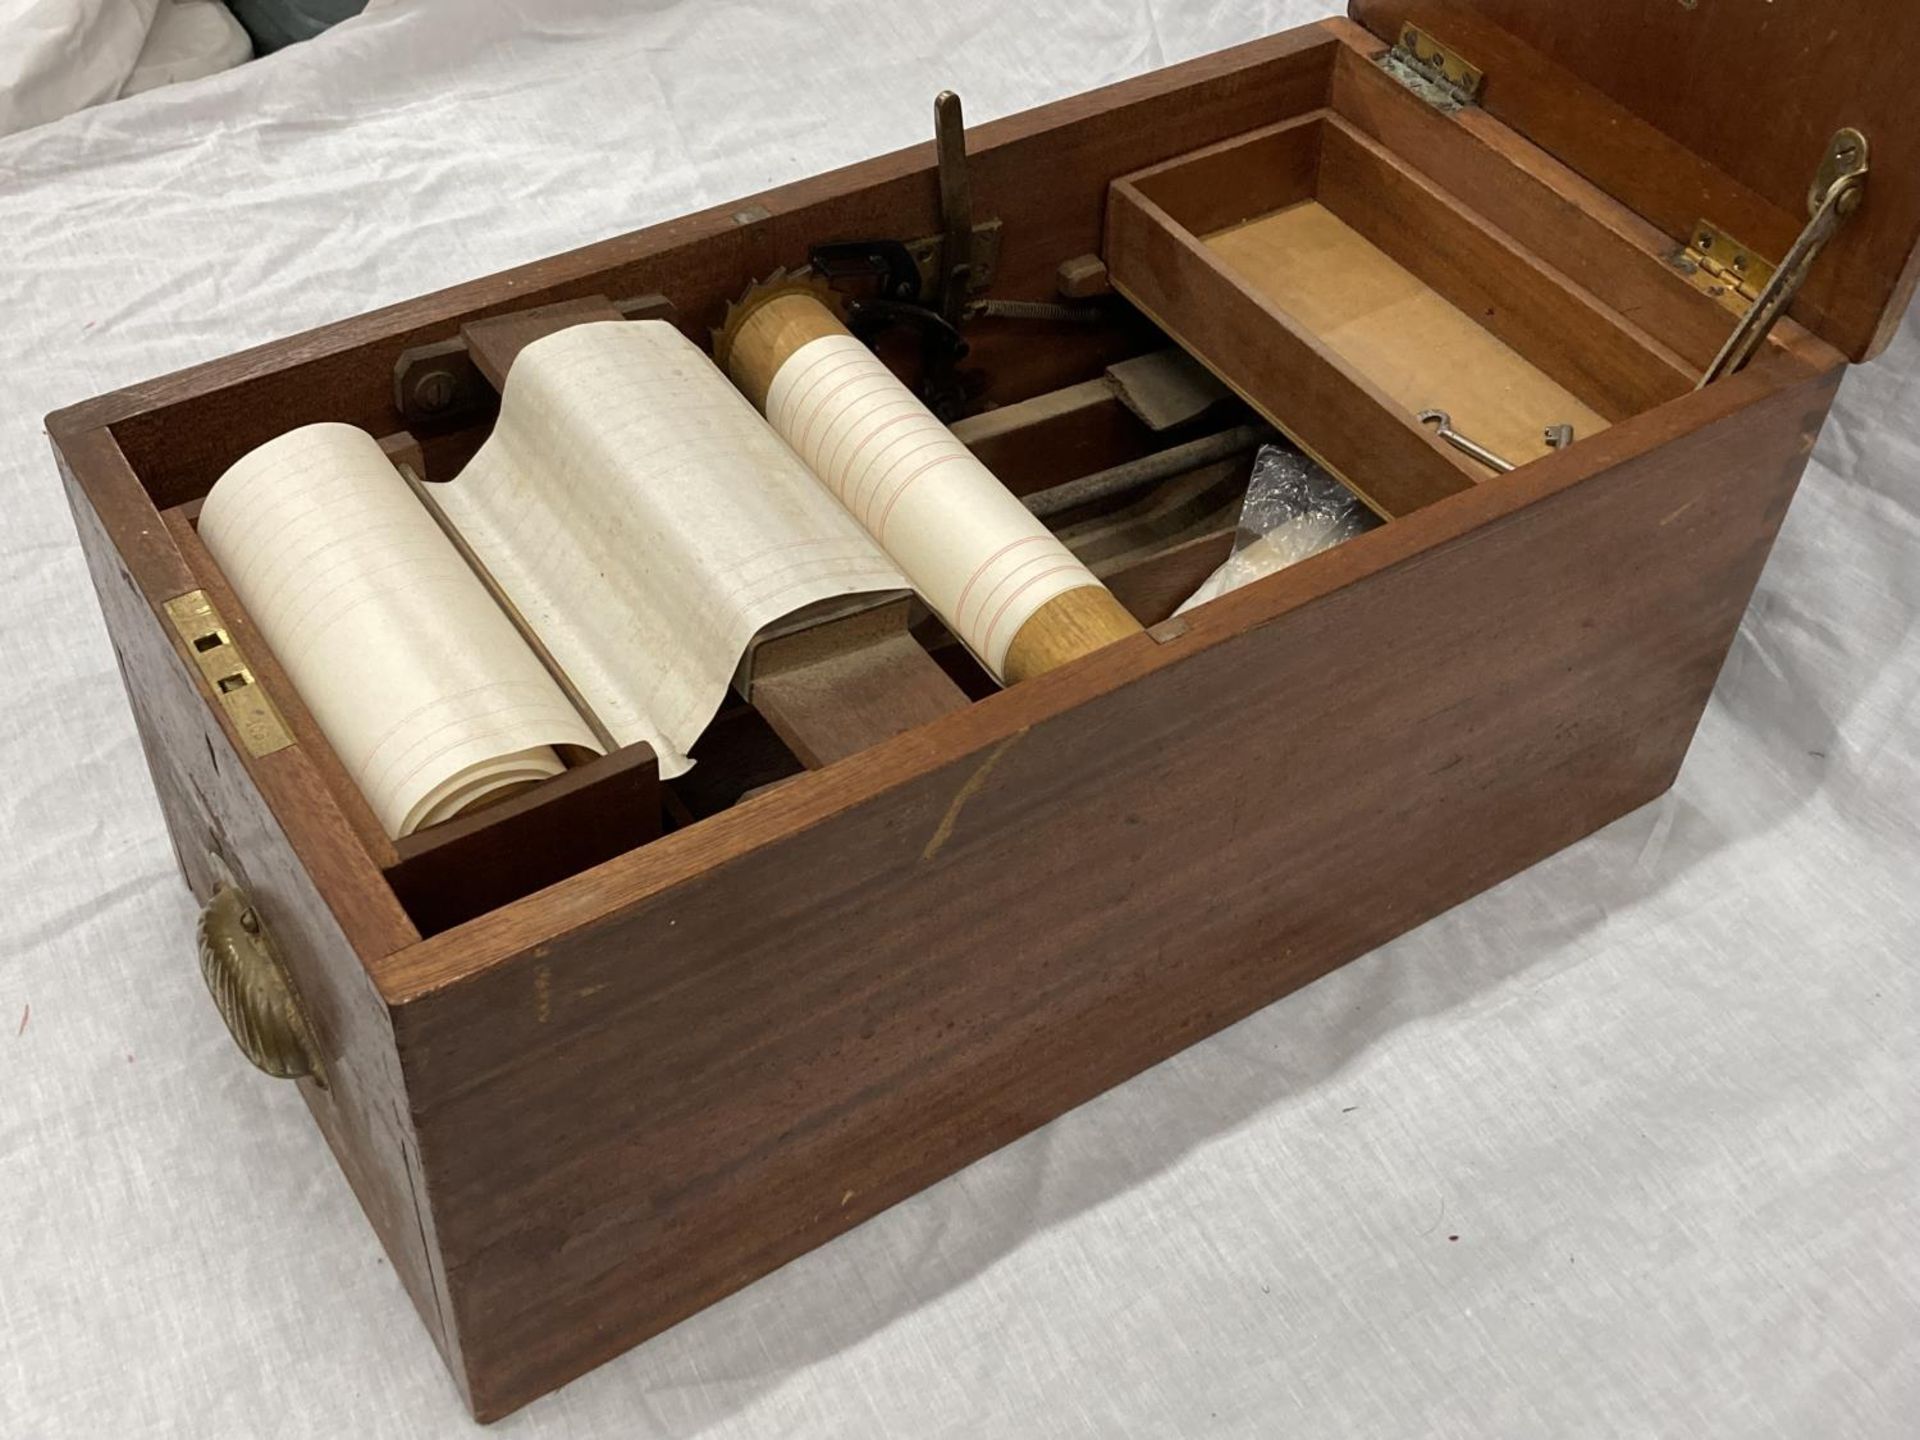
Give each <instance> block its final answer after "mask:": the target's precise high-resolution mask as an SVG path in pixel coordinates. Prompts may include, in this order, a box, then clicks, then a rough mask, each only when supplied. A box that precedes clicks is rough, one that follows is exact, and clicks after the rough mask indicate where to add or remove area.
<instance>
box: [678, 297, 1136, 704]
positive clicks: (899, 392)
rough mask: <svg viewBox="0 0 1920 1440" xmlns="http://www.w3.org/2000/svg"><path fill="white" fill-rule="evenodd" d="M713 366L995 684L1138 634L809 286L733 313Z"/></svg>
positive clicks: (751, 300) (750, 300)
mask: <svg viewBox="0 0 1920 1440" xmlns="http://www.w3.org/2000/svg"><path fill="white" fill-rule="evenodd" d="M716 349H717V351H718V353H717V355H716V359H717V360H718V361H719V363H720V365H721V367H722V368H723V369H725V370H726V371H727V373H728V374H729V375H730V376H731V377H732V379H733V381H734V383H735V384H737V385H738V386H739V387H740V388H741V390H742V391H744V392H745V394H746V396H747V398H748V399H750V400H752V401H753V403H754V404H755V405H756V406H758V407H759V408H760V410H761V411H762V412H763V413H764V414H765V415H766V417H767V421H768V423H769V424H771V425H772V426H773V428H774V429H775V430H776V431H778V432H779V433H780V435H781V436H782V437H783V438H784V439H785V440H786V441H787V443H788V444H789V445H791V446H792V447H793V448H794V450H795V451H796V452H798V454H799V456H800V458H801V459H802V460H804V461H806V463H807V466H808V468H810V469H811V470H812V471H813V473H814V474H815V475H817V476H818V477H819V478H820V480H821V482H822V483H823V484H825V485H826V487H827V488H828V489H829V490H830V491H832V492H833V494H834V495H835V496H836V497H837V498H838V499H839V501H840V503H841V504H842V505H844V506H845V507H846V508H847V510H848V512H849V513H850V514H852V516H853V517H854V519H856V520H858V521H859V522H860V524H861V525H862V526H863V527H865V529H866V530H867V532H868V533H869V534H870V535H872V536H873V538H874V539H875V540H876V541H878V542H879V544H880V547H881V549H883V550H885V551H886V552H887V554H888V555H889V556H891V557H892V559H893V561H894V563H895V564H897V565H898V566H899V567H900V568H901V570H903V571H904V572H905V573H906V575H907V578H908V579H909V580H911V581H912V582H913V585H914V588H915V589H916V590H917V591H919V593H920V595H921V597H922V598H923V599H924V600H925V601H926V602H927V604H928V605H929V606H930V607H931V608H932V609H933V610H934V612H935V613H936V614H938V615H939V616H940V618H941V619H942V620H944V621H945V622H946V624H947V627H948V628H949V629H950V630H952V631H953V633H954V634H955V635H956V636H957V637H958V638H959V639H960V640H961V642H962V643H963V644H965V645H966V647H967V648H968V649H969V650H970V651H972V652H973V655H974V657H975V658H976V659H978V660H979V661H980V662H981V664H983V665H985V666H986V668H987V669H988V670H989V671H991V672H992V674H993V675H994V677H995V678H996V679H999V680H1001V681H1003V682H1005V683H1007V684H1014V683H1017V682H1018V681H1020V680H1023V679H1027V678H1030V677H1032V676H1034V675H1038V674H1042V673H1044V672H1045V671H1047V670H1051V669H1053V668H1054V667H1056V666H1058V665H1062V664H1065V663H1066V662H1067V661H1069V660H1072V659H1076V658H1078V657H1079V656H1081V655H1085V654H1088V653H1090V652H1091V651H1094V650H1097V649H1099V648H1101V647H1102V646H1104V645H1108V644H1111V643H1113V642H1114V641H1116V640H1121V639H1125V638H1126V637H1127V636H1128V635H1132V634H1135V633H1137V632H1138V631H1139V630H1140V623H1139V622H1138V621H1137V620H1135V619H1134V617H1133V616H1132V615H1131V614H1130V613H1129V612H1128V611H1127V610H1126V608H1125V607H1124V606H1122V605H1121V604H1120V602H1119V601H1118V600H1116V599H1114V597H1113V596H1112V594H1111V593H1109V592H1108V590H1107V589H1106V587H1105V586H1103V585H1102V584H1101V583H1100V582H1099V580H1097V579H1095V578H1094V575H1093V573H1092V572H1091V571H1089V570H1088V569H1087V567H1086V566H1085V565H1083V564H1081V562H1080V561H1079V560H1078V559H1077V558H1076V557H1075V556H1074V555H1073V553H1072V552H1071V551H1069V550H1068V549H1067V548H1066V546H1064V545H1062V544H1061V543H1060V541H1059V540H1058V539H1057V538H1055V536H1054V535H1053V532H1052V531H1050V530H1048V529H1047V527H1046V526H1045V525H1044V524H1042V523H1041V522H1040V521H1039V520H1037V519H1036V518H1034V516H1033V515H1031V514H1030V513H1029V512H1028V511H1027V508H1026V507H1025V506H1024V505H1022V504H1021V503H1020V502H1019V500H1018V499H1016V498H1015V497H1014V496H1013V494H1012V493H1011V492H1009V491H1008V490H1007V488H1006V487H1005V486H1004V485H1002V484H1001V483H1000V482H999V481H998V480H997V479H995V478H994V476H993V474H992V473H991V472H990V471H988V469H987V468H986V467H985V466H984V465H982V464H981V463H980V462H979V461H978V460H977V459H975V458H974V456H973V454H972V452H971V451H969V450H968V449H967V448H966V446H964V445H962V444H961V443H960V442H959V441H958V440H956V439H955V438H954V436H953V433H952V432H951V431H950V430H948V429H947V427H946V426H945V425H943V424H941V423H940V421H939V420H938V419H937V418H936V417H935V416H934V414H933V412H932V411H930V410H928V409H927V407H926V406H925V405H923V404H922V403H921V402H920V400H919V399H918V398H917V397H916V396H915V395H914V394H913V392H912V391H911V390H909V389H908V388H907V387H906V386H905V385H903V384H902V383H901V382H900V380H899V379H898V378H897V377H896V376H895V375H894V374H893V372H892V371H891V370H889V369H888V368H887V367H886V366H885V365H884V364H883V363H882V362H881V361H880V360H879V359H878V358H877V357H876V356H875V355H874V354H873V352H872V351H870V350H868V349H867V347H866V346H865V345H863V344H861V343H860V341H858V340H856V339H855V338H854V337H853V336H852V335H851V334H849V333H848V331H847V329H846V327H845V326H843V325H842V324H841V323H840V321H839V319H838V318H837V317H836V316H835V315H834V313H833V311H832V309H831V308H830V306H829V304H828V303H827V301H826V299H825V298H823V296H822V294H821V293H820V292H819V291H818V290H816V289H815V288H814V287H812V286H810V285H808V284H806V283H805V282H787V283H784V284H773V285H770V286H768V287H766V288H764V289H762V290H760V291H757V292H754V293H752V294H750V295H749V296H748V297H747V298H746V299H745V300H743V301H742V302H741V303H740V305H738V306H736V307H735V308H734V311H733V313H732V314H731V315H730V316H729V318H728V323H727V326H726V328H725V329H724V330H723V331H722V332H721V334H720V336H719V337H718V342H717V345H716Z"/></svg>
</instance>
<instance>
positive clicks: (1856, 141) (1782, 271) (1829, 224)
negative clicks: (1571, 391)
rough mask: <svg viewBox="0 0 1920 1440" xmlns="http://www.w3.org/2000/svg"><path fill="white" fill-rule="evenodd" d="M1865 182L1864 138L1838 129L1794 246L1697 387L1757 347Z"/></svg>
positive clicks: (1739, 364) (1732, 368)
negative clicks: (1806, 217)
mask: <svg viewBox="0 0 1920 1440" xmlns="http://www.w3.org/2000/svg"><path fill="white" fill-rule="evenodd" d="M1866 186H1867V137H1866V136H1865V135H1862V134H1861V133H1860V132H1859V131H1858V130H1854V129H1851V128H1849V129H1845V130H1842V131H1840V132H1839V133H1838V134H1836V135H1835V136H1834V137H1833V141H1832V143H1831V144H1829V145H1828V146H1827V153H1826V158H1825V159H1823V160H1822V161H1821V162H1820V169H1819V171H1818V173H1817V174H1815V176H1814V179H1813V185H1812V188H1811V189H1809V190H1808V192H1807V210H1808V212H1809V214H1810V215H1811V217H1812V218H1811V219H1809V220H1808V221H1807V228H1806V229H1804V230H1802V231H1801V232H1800V238H1799V239H1798V240H1796V241H1794V242H1793V248H1792V249H1791V250H1789V251H1788V252H1787V257H1786V259H1784V260H1782V261H1781V262H1780V266H1779V268H1778V269H1777V270H1775V271H1774V273H1773V274H1772V275H1771V276H1770V277H1768V279H1767V280H1766V282H1765V283H1764V284H1763V285H1761V286H1760V287H1759V291H1758V293H1757V294H1756V295H1755V296H1754V299H1753V304H1752V306H1751V307H1750V308H1749V309H1748V310H1747V313H1746V315H1745V316H1744V317H1743V318H1742V319H1741V321H1740V323H1739V324H1738V325H1737V326H1735V327H1734V331H1733V334H1731V335H1729V336H1728V337H1727V343H1726V344H1725V345H1723V346H1722V347H1721V349H1720V353H1719V354H1718V355H1716V356H1715V357H1714V360H1713V363H1712V364H1711V365H1709V366H1708V367H1707V369H1706V373H1705V374H1703V375H1702V376H1701V377H1700V385H1699V387H1698V388H1701V389H1704V388H1705V387H1707V386H1708V385H1711V384H1712V383H1713V382H1714V381H1716V380H1719V379H1721V378H1723V377H1725V376H1728V375H1732V374H1734V373H1736V372H1737V371H1739V370H1741V369H1743V368H1744V367H1745V366H1746V364H1747V362H1748V361H1749V360H1751V359H1753V357H1754V356H1755V355H1756V354H1757V353H1758V352H1759V350H1760V347H1761V346H1762V345H1763V344H1765V343H1766V339H1767V336H1768V335H1770V334H1772V333H1773V327H1774V326H1775V325H1778V324H1779V323H1780V318H1781V317H1782V316H1783V315H1785V314H1786V313H1787V310H1788V307H1790V306H1791V305H1792V304H1793V300H1794V297H1795V296H1796V295H1798V294H1799V293H1800V287H1801V286H1802V285H1804V284H1805V283H1806V279H1807V275H1808V274H1809V273H1810V272H1811V271H1812V269H1813V263H1814V261H1816V260H1818V259H1819V258H1820V252H1821V251H1822V250H1824V249H1825V248H1826V245H1827V242H1828V241H1829V240H1831V239H1832V238H1833V237H1834V235H1835V233H1836V232H1838V230H1839V229H1840V226H1841V224H1842V223H1843V222H1844V221H1845V220H1846V218H1847V217H1848V216H1849V215H1851V214H1852V213H1853V212H1854V211H1855V210H1857V209H1859V208H1860V199H1861V196H1862V195H1863V194H1864V193H1865V191H1866Z"/></svg>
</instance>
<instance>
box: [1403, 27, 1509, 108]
mask: <svg viewBox="0 0 1920 1440" xmlns="http://www.w3.org/2000/svg"><path fill="white" fill-rule="evenodd" d="M1377 63H1378V64H1379V66H1380V68H1381V69H1382V70H1384V71H1386V72H1387V74H1389V75H1391V76H1392V77H1393V78H1394V79H1396V80H1398V81H1399V82H1400V83H1401V84H1402V85H1404V86H1406V88H1407V89H1409V90H1411V91H1412V92H1413V93H1414V94H1416V95H1418V96H1419V97H1420V98H1421V99H1422V100H1424V101H1426V102H1427V103H1428V104H1429V105H1431V106H1433V108H1434V109H1436V110H1440V111H1444V112H1446V113H1448V114H1451V113H1452V112H1454V111H1455V110H1460V109H1464V108H1465V107H1466V106H1468V105H1471V104H1473V103H1474V101H1475V100H1477V99H1479V98H1480V86H1481V83H1482V82H1483V81H1484V80H1485V79H1486V72H1484V71H1483V70H1481V68H1480V67H1479V66H1478V65H1476V64H1474V63H1473V62H1472V61H1471V60H1469V59H1467V57H1466V56H1464V55H1462V54H1461V53H1460V52H1459V51H1457V50H1455V49H1452V48H1451V47H1450V46H1447V45H1443V44H1442V43H1441V42H1440V41H1438V40H1436V39H1434V37H1433V36H1432V35H1430V34H1428V33H1427V32H1426V31H1425V30H1422V29H1421V28H1420V27H1419V26H1418V25H1415V24H1412V23H1411V22H1409V23H1407V24H1405V25H1402V26H1401V27H1400V39H1399V42H1398V43H1397V44H1396V45H1394V47H1393V48H1392V49H1391V50H1389V51H1387V52H1386V54H1384V55H1382V56H1381V57H1380V59H1379V61H1378V62H1377Z"/></svg>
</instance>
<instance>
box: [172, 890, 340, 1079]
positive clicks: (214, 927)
mask: <svg viewBox="0 0 1920 1440" xmlns="http://www.w3.org/2000/svg"><path fill="white" fill-rule="evenodd" d="M199 940H200V975H201V978H202V979H204V980H205V981H206V982H207V990H208V993H210V994H211V995H212V996H213V1003H214V1007H215V1008H216V1009H217V1010H219V1012H220V1018H221V1019H222V1020H225V1021H226V1022H227V1030H228V1031H229V1032H230V1033H231V1034H232V1036H233V1040H234V1043H235V1044H236V1045H238V1046H239V1047H240V1050H241V1052H242V1053H243V1054H244V1055H245V1056H246V1057H247V1059H249V1060H251V1061H252V1062H253V1063H254V1064H255V1065H257V1066H259V1067H260V1068H261V1069H262V1070H264V1071H266V1072H267V1074H269V1075H274V1076H277V1077H279V1078H281V1079H284V1080H294V1079H299V1078H301V1077H302V1076H312V1077H313V1078H314V1079H315V1080H316V1081H318V1082H319V1084H320V1085H321V1086H322V1088H324V1087H325V1085H326V1083H327V1080H326V1073H325V1072H324V1071H323V1070H322V1069H321V1066H320V1060H319V1050H318V1048H317V1047H316V1046H315V1045H314V1043H313V1030H312V1027H311V1026H309V1025H308V1023H307V1016H306V1012H305V1011H304V1010H302V1009H301V1008H300V997H299V995H298V994H296V993H295V991H294V988H293V981H292V979H291V977H289V976H288V974H287V970H286V967H285V966H284V965H283V964H281V963H280V956H279V954H278V953H277V952H276V951H275V950H274V948H273V940H272V937H270V936H269V935H268V934H267V931H266V927H265V926H264V925H262V924H261V923H260V916H259V914H258V913H257V912H256V911H255V910H254V908H253V902H252V901H251V900H249V899H248V898H247V892H246V891H244V890H242V889H241V888H240V887H239V886H238V885H235V884H232V883H224V884H222V885H221V886H220V888H219V889H217V890H215V891H214V892H213V899H211V900H209V901H208V902H207V908H206V909H204V910H202V911H201V912H200V925H199Z"/></svg>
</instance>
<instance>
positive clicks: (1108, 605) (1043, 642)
mask: <svg viewBox="0 0 1920 1440" xmlns="http://www.w3.org/2000/svg"><path fill="white" fill-rule="evenodd" d="M1143 628H1144V627H1143V626H1142V625H1141V624H1140V622H1139V621H1138V620H1136V619H1135V618H1134V616H1133V612H1132V611H1131V610H1129V609H1127V607H1126V606H1124V605H1122V604H1121V603H1120V602H1119V601H1118V600H1116V599H1115V598H1114V596H1113V592H1112V591H1111V590H1109V589H1107V587H1106V586H1104V585H1083V586H1082V587H1081V588H1080V589H1078V590H1068V591H1067V592H1065V593H1064V594H1061V595H1056V596H1054V597H1053V599H1051V600H1049V601H1048V602H1047V603H1046V604H1044V605H1042V606H1041V607H1040V608H1039V609H1038V610H1036V611H1034V612H1033V614H1032V615H1030V616H1028V617H1027V623H1026V624H1024V625H1022V626H1021V627H1020V629H1019V631H1018V633H1016V634H1015V635H1014V637H1013V643H1012V644H1011V645H1009V646H1008V647H1007V659H1006V666H1005V668H1006V683H1007V684H1009V685H1018V684H1019V683H1020V682H1021V681H1022V680H1031V679H1032V678H1033V677H1034V676H1036V675H1044V674H1046V673H1047V671H1049V670H1054V669H1058V668H1059V667H1060V666H1062V665H1064V664H1066V663H1067V662H1068V661H1069V660H1078V659H1079V658H1080V657H1081V656H1082V655H1091V654H1092V653H1093V652H1094V651H1096V650H1101V649H1105V648H1106V647H1107V646H1109V645H1111V644H1113V643H1114V642H1115V641H1116V640H1124V639H1126V638H1127V637H1128V636H1129V635H1138V634H1139V633H1140V632H1141V630H1142V629H1143Z"/></svg>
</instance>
